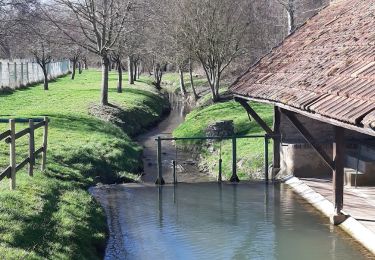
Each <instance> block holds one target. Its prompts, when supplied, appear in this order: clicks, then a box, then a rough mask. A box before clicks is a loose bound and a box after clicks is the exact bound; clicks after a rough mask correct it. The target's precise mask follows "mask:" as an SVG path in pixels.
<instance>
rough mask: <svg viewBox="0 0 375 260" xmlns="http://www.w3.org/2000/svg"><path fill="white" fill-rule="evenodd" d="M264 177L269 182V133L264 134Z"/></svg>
mask: <svg viewBox="0 0 375 260" xmlns="http://www.w3.org/2000/svg"><path fill="white" fill-rule="evenodd" d="M264 179H265V181H266V182H268V135H265V136H264Z"/></svg>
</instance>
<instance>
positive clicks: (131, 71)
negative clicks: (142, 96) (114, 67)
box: [128, 56, 134, 85]
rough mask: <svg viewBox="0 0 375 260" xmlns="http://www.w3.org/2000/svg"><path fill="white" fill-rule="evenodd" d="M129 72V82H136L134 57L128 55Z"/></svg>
mask: <svg viewBox="0 0 375 260" xmlns="http://www.w3.org/2000/svg"><path fill="white" fill-rule="evenodd" d="M128 74H129V84H131V85H133V84H134V78H133V75H134V74H133V57H132V56H128Z"/></svg>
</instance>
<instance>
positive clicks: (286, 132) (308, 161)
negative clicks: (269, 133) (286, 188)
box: [280, 114, 375, 178]
mask: <svg viewBox="0 0 375 260" xmlns="http://www.w3.org/2000/svg"><path fill="white" fill-rule="evenodd" d="M296 115H297V118H298V119H299V121H300V122H301V123H302V124H303V125H304V126H305V128H306V129H308V131H309V132H310V134H311V135H312V136H313V137H314V139H315V140H316V141H317V142H318V143H319V144H320V145H321V146H322V147H323V149H324V150H325V151H326V153H327V154H328V155H330V156H331V159H332V154H333V151H332V143H333V141H334V126H333V125H330V124H327V123H323V122H320V121H317V120H314V119H311V118H308V117H305V116H302V115H299V114H296ZM280 121H281V124H280V131H281V135H282V146H281V149H280V150H281V151H280V152H281V162H280V163H281V172H280V174H281V175H282V176H285V175H290V174H293V175H295V176H297V177H322V176H325V177H330V176H332V170H331V169H330V168H329V167H328V166H327V165H326V164H325V162H324V161H323V160H322V159H321V158H320V156H319V155H318V154H317V152H316V151H315V150H314V149H313V148H312V147H311V146H310V145H309V144H308V143H307V142H306V140H305V139H304V138H303V136H302V135H301V134H300V133H299V132H298V131H297V130H296V128H295V127H294V126H293V125H292V124H291V123H290V122H289V120H288V119H287V118H286V116H285V115H281V120H280ZM345 138H346V139H347V140H350V139H356V140H362V141H363V142H364V143H365V144H366V145H361V157H363V158H365V159H366V160H367V161H372V160H373V161H374V162H375V144H374V141H372V140H374V139H375V138H372V137H370V136H367V135H364V134H361V133H358V132H354V131H350V130H346V131H345ZM357 151H358V146H357V145H356V144H355V143H353V142H349V141H348V143H347V148H346V154H347V160H346V167H348V168H353V167H355V166H353V162H352V159H351V161H349V160H348V155H350V156H352V157H353V156H354V157H356V155H357V153H358V152H357ZM361 165H362V164H361ZM367 169H371V168H369V167H367ZM366 174H374V178H375V172H374V173H369V172H366Z"/></svg>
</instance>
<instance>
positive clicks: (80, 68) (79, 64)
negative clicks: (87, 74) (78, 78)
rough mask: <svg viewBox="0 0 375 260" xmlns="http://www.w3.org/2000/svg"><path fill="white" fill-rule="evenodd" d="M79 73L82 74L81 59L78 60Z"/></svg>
mask: <svg viewBox="0 0 375 260" xmlns="http://www.w3.org/2000/svg"><path fill="white" fill-rule="evenodd" d="M78 73H79V74H82V63H81V62H80V61H79V62H78Z"/></svg>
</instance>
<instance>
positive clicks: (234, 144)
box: [230, 136, 240, 182]
mask: <svg viewBox="0 0 375 260" xmlns="http://www.w3.org/2000/svg"><path fill="white" fill-rule="evenodd" d="M230 181H231V182H239V181H240V179H239V178H238V176H237V140H236V137H235V136H232V177H230Z"/></svg>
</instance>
